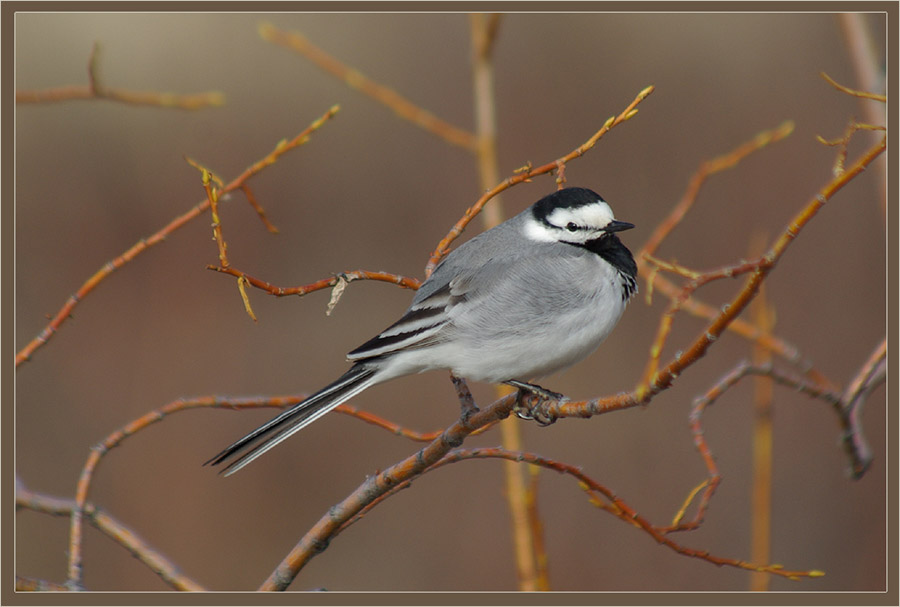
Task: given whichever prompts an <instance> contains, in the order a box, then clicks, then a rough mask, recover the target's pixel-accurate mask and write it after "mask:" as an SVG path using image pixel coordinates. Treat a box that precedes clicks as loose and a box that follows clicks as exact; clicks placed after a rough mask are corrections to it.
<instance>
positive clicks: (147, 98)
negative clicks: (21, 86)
mask: <svg viewBox="0 0 900 607" xmlns="http://www.w3.org/2000/svg"><path fill="white" fill-rule="evenodd" d="M98 55H99V47H98V45H97V44H96V43H95V44H94V46H93V48H92V49H91V56H90V59H89V60H88V84H87V85H81V86H79V85H70V86H60V87H54V88H49V89H42V90H24V91H16V103H17V104H19V103H58V102H62V101H81V100H89V99H105V100H108V101H116V102H120V103H125V104H128V105H149V106H156V107H164V108H176V109H182V110H200V109H204V108H207V107H215V106H221V105H224V104H225V95H224V94H222V93H220V92H218V91H210V92H207V93H195V94H190V95H179V94H175V93H157V92H153V91H131V90H126V89H116V88H110V87H107V86H105V85H104V84H102V83H101V82H100V78H99V76H98Z"/></svg>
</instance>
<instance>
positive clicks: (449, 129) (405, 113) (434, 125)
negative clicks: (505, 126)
mask: <svg viewBox="0 0 900 607" xmlns="http://www.w3.org/2000/svg"><path fill="white" fill-rule="evenodd" d="M259 35H260V36H261V37H262V39H263V40H265V41H267V42H271V43H273V44H278V45H280V46H283V47H285V48H289V49H291V50H293V51H295V52H297V53H300V54H301V55H303V56H304V57H306V58H307V59H309V60H310V61H312V62H313V63H314V64H316V65H317V66H318V67H319V68H321V69H322V70H324V71H326V72H328V73H329V74H331V75H333V76H335V77H337V78H338V79H340V80H342V81H343V82H344V83H345V84H346V85H347V86H349V87H350V88H354V89H357V90H359V91H360V92H362V93H364V94H366V95H368V96H369V97H371V98H373V99H375V100H376V101H378V102H379V103H381V104H383V105H385V106H387V107H388V108H390V109H391V110H393V111H394V113H395V114H397V116H399V117H400V118H403V119H405V120H408V121H409V122H412V123H413V124H415V125H416V126H418V127H420V128H422V129H424V130H426V131H427V132H429V133H431V134H433V135H436V136H437V137H440V138H441V139H443V140H444V141H447V142H449V143H452V144H453V145H458V146H460V147H463V148H465V149H467V150H469V151H470V152H474V151H475V150H476V147H477V142H476V141H475V136H474V135H472V134H471V133H469V132H468V131H466V130H464V129H461V128H459V127H456V126H454V125H452V124H450V123H449V122H446V121H444V120H441V119H440V118H438V117H437V116H435V115H434V114H432V113H431V112H428V111H426V110H424V109H422V108H421V107H419V106H418V105H416V104H414V103H413V102H411V101H409V100H408V99H406V98H405V97H403V96H401V95H400V94H399V93H397V92H396V91H394V90H392V89H390V88H388V87H386V86H383V85H381V84H378V83H377V82H375V81H374V80H372V79H370V78H368V77H367V76H365V75H363V74H362V73H360V72H359V71H357V70H355V69H353V68H351V67H348V66H347V65H345V64H343V63H342V62H340V61H338V60H337V59H335V58H334V57H332V56H331V55H329V54H328V53H326V52H325V51H323V50H322V49H320V48H319V47H317V46H315V45H314V44H312V43H311V42H310V41H309V40H308V39H307V38H306V37H304V36H302V35H300V34H298V33H296V32H286V31H283V30H280V29H278V28H276V27H275V26H274V25H271V24H269V23H263V24H261V25H260V26H259Z"/></svg>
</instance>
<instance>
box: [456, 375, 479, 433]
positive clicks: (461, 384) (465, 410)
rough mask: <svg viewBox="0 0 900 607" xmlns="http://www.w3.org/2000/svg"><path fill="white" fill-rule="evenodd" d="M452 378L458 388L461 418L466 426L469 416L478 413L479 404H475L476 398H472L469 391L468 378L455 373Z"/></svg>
mask: <svg viewBox="0 0 900 607" xmlns="http://www.w3.org/2000/svg"><path fill="white" fill-rule="evenodd" d="M450 380H451V381H452V382H453V387H454V388H456V396H457V397H458V398H459V408H460V413H459V419H460V421H461V422H462V423H463V425H464V426H466V425H468V424H469V418H470V417H472V415H474V414H475V413H478V406H477V405H476V404H475V399H474V398H472V393H471V392H470V391H469V386H468V385H467V384H466V380H464V379H463V378H461V377H456V376H455V375H454V374H453V373H451V374H450Z"/></svg>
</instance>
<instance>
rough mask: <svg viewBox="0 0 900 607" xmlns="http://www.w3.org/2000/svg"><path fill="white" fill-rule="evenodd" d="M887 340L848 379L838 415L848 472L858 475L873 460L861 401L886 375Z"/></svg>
mask: <svg viewBox="0 0 900 607" xmlns="http://www.w3.org/2000/svg"><path fill="white" fill-rule="evenodd" d="M886 357H887V340H886V339H885V340H883V341H882V342H881V343H880V344H879V345H878V346H877V347H876V348H875V350H874V351H873V352H872V354H871V356H869V358H868V360H866V362H865V363H864V364H863V366H862V367H861V368H860V370H859V372H858V373H857V374H856V377H854V378H853V380H851V382H850V384H849V385H848V386H847V390H846V391H845V392H844V394H843V396H842V398H841V404H840V409H839V415H840V419H841V426H842V428H843V433H842V436H841V444H842V445H843V446H844V452H845V453H846V454H847V455H848V457H849V458H850V474H851V475H852V476H853V478H857V479H858V478H860V477H862V475H863V474H865V473H866V470H868V469H869V466H870V465H871V464H872V452H871V450H870V449H869V445H868V443H867V442H866V439H865V435H864V434H863V431H862V420H861V419H860V416H861V415H862V405H863V403H864V402H865V400H866V398H868V396H869V393H870V392H871V391H872V390H874V389H875V388H877V387H878V386H880V385H881V384H883V383H884V382H885V379H886V377H887V369H886Z"/></svg>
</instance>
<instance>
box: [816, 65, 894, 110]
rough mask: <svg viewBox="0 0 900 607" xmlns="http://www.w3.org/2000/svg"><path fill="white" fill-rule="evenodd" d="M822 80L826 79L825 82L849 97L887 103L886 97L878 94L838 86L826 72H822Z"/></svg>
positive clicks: (841, 85)
mask: <svg viewBox="0 0 900 607" xmlns="http://www.w3.org/2000/svg"><path fill="white" fill-rule="evenodd" d="M820 74H821V76H822V78H824V79H825V82H827V83H828V84H830V85H831V86H833V87H834V88H836V89H837V90H839V91H841V92H842V93H847V94H848V95H852V96H854V97H859V98H860V99H872V100H874V101H881V102H882V103H887V96H886V95H879V94H878V93H869V92H866V91H857V90H855V89H851V88H850V87H847V86H844V85H843V84H838V83H837V82H835V81H834V79H833V78H832V77H831V76H829V75H828V74H826V73H825V72H820Z"/></svg>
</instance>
